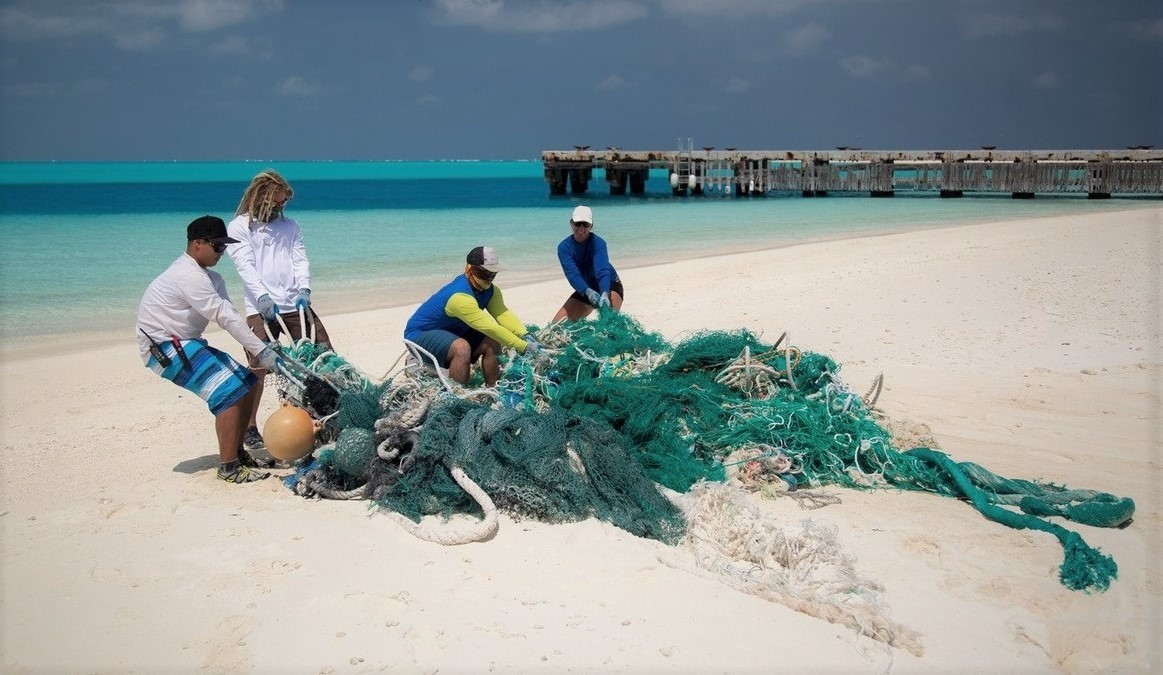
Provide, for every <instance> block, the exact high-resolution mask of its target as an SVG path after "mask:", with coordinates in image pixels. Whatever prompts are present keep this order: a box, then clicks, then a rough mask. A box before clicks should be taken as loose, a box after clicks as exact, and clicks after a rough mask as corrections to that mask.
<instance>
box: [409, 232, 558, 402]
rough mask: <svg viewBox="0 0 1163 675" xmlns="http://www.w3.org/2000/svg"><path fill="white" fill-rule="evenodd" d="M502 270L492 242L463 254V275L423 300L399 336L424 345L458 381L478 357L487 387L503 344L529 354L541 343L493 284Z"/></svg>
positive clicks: (465, 379) (493, 378)
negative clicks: (506, 305) (402, 335)
mask: <svg viewBox="0 0 1163 675" xmlns="http://www.w3.org/2000/svg"><path fill="white" fill-rule="evenodd" d="M503 269H505V268H504V267H501V261H500V259H499V258H498V257H497V252H496V251H494V250H493V249H492V247H491V246H477V247H476V248H474V249H473V250H471V251H469V252H468V256H467V257H466V258H465V266H464V274H462V275H461V276H458V277H457V278H455V279H453V280H452V281H451V282H449V283H448V284H447V285H446V286H445V287H444V288H441V289H440V290H439V291H437V292H436V293H435V294H434V295H433V296H432V297H430V298H428V299H427V300H426V301H424V304H422V305H420V307H419V308H418V309H417V310H416V312H415V313H414V314H412V317H411V318H410V319H408V323H407V325H406V326H404V338H405V339H406V340H411V341H412V342H415V343H416V344H418V345H420V346H421V347H423V348H424V349H426V350H428V351H429V352H430V353H431V354H432V355H433V356H434V357H436V359H437V360H438V361H439V362H440V365H441V366H443V367H445V368H447V369H448V374H449V376H450V377H452V379H454V380H456V381H457V382H459V383H461V384H468V374H469V366H471V365H472V364H473V363H475V362H476V360H477V359H480V361H481V372H482V373H483V374H484V378H485V384H486V385H487V386H490V387H491V386H493V385H495V384H496V383H497V380H498V379H499V378H500V374H501V368H500V364H499V363H498V362H497V355H498V354H499V353H500V351H501V349H502V348H504V347H512V348H513V349H516V350H517V353H519V354H528V355H533V354H535V353H536V352H537V350H538V349H539V348H540V347H539V346H538V345H537V343H536V342H534V341H533V336H532V335H530V334H529V330H528V329H527V328H525V324H523V323H521V320H520V319H518V318H517V315H516V314H514V313H513V311H512V310H510V309H509V308H508V307H505V299H504V297H503V296H502V295H501V289H500V288H498V287H497V286H496V285H495V284H493V279H494V278H495V277H496V276H497V272H500V271H501V270H503Z"/></svg>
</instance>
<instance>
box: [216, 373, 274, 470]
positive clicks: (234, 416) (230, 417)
mask: <svg viewBox="0 0 1163 675" xmlns="http://www.w3.org/2000/svg"><path fill="white" fill-rule="evenodd" d="M261 392H262V387H261V386H260V385H258V384H255V385H254V386H252V387H251V388H250V391H248V392H246V395H245V396H243V397H242V398H240V399H238V402H236V403H235V404H234V405H232V406H230V407H229V408H227V409H226V410H223V411H222V412H220V413H218V414H217V415H215V416H214V432H215V433H216V434H217V436H218V457H219V459H221V460H222V461H223V462H233V461H234V460H236V459H238V449H239V448H241V447H242V435H243V433H245V432H246V421H247V419H248V418H249V417H250V415H251V413H252V411H253V409H254V406H255V405H256V402H257V399H258V394H259V393H261Z"/></svg>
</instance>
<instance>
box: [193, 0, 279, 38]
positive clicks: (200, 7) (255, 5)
mask: <svg viewBox="0 0 1163 675" xmlns="http://www.w3.org/2000/svg"><path fill="white" fill-rule="evenodd" d="M282 9H283V0H183V1H182V2H181V3H179V5H178V6H177V15H178V24H179V25H180V26H181V27H182V28H183V29H185V30H188V31H193V32H202V31H211V30H216V29H218V28H223V27H225V26H234V25H237V24H240V23H244V22H246V21H247V20H249V19H250V18H251V17H254V16H257V15H259V14H263V13H266V12H279V11H282Z"/></svg>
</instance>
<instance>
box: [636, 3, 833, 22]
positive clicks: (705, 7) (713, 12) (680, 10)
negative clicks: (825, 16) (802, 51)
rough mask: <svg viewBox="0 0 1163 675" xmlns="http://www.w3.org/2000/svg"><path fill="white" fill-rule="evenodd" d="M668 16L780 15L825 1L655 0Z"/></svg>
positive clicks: (729, 16) (726, 16) (727, 16)
mask: <svg viewBox="0 0 1163 675" xmlns="http://www.w3.org/2000/svg"><path fill="white" fill-rule="evenodd" d="M656 1H657V3H658V7H659V9H661V10H662V11H664V12H666V13H668V14H685V15H696V16H721V17H724V18H731V17H740V16H744V15H747V14H781V13H783V12H787V11H790V10H793V9H796V8H798V7H802V6H804V5H810V4H816V3H819V2H824V1H827V0H656Z"/></svg>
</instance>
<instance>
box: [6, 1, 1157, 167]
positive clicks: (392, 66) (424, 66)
mask: <svg viewBox="0 0 1163 675" xmlns="http://www.w3.org/2000/svg"><path fill="white" fill-rule="evenodd" d="M0 87H2V88H0V159H3V160H143V159H144V160H236V159H255V160H293V159H333V160H343V159H440V158H481V159H518V158H531V159H532V158H537V157H539V153H540V151H542V150H548V149H569V148H571V147H572V146H573V145H589V146H591V147H594V148H604V147H607V146H618V147H623V148H629V149H659V150H669V149H674V148H675V147H676V146H677V143H678V139H679V138H687V137H689V138H692V139H693V142H694V145H695V147H702V146H715V147H718V148H724V147H738V148H745V149H757V150H777V149H791V150H807V149H828V148H832V147H835V146H837V145H844V146H852V147H862V148H865V149H958V148H977V147H979V146H981V145H996V146H998V147H999V148H1011V149H1026V148H1030V149H1049V148H1062V149H1065V148H1078V149H1087V148H1122V147H1125V146H1127V145H1139V144H1152V145H1156V146H1163V108H1161V105H1160V98H1161V92H1163V5H1161V4H1160V3H1159V2H1158V1H1157V0H1151V1H1147V0H1110V1H1102V0H1089V1H1087V2H1081V1H1078V0H1038V1H1034V0H924V1H918V0H589V1H581V0H557V1H548V0H546V1H542V0H384V1H383V2H380V1H376V0H329V1H325V0H156V1H147V0H113V1H104V0H0Z"/></svg>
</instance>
